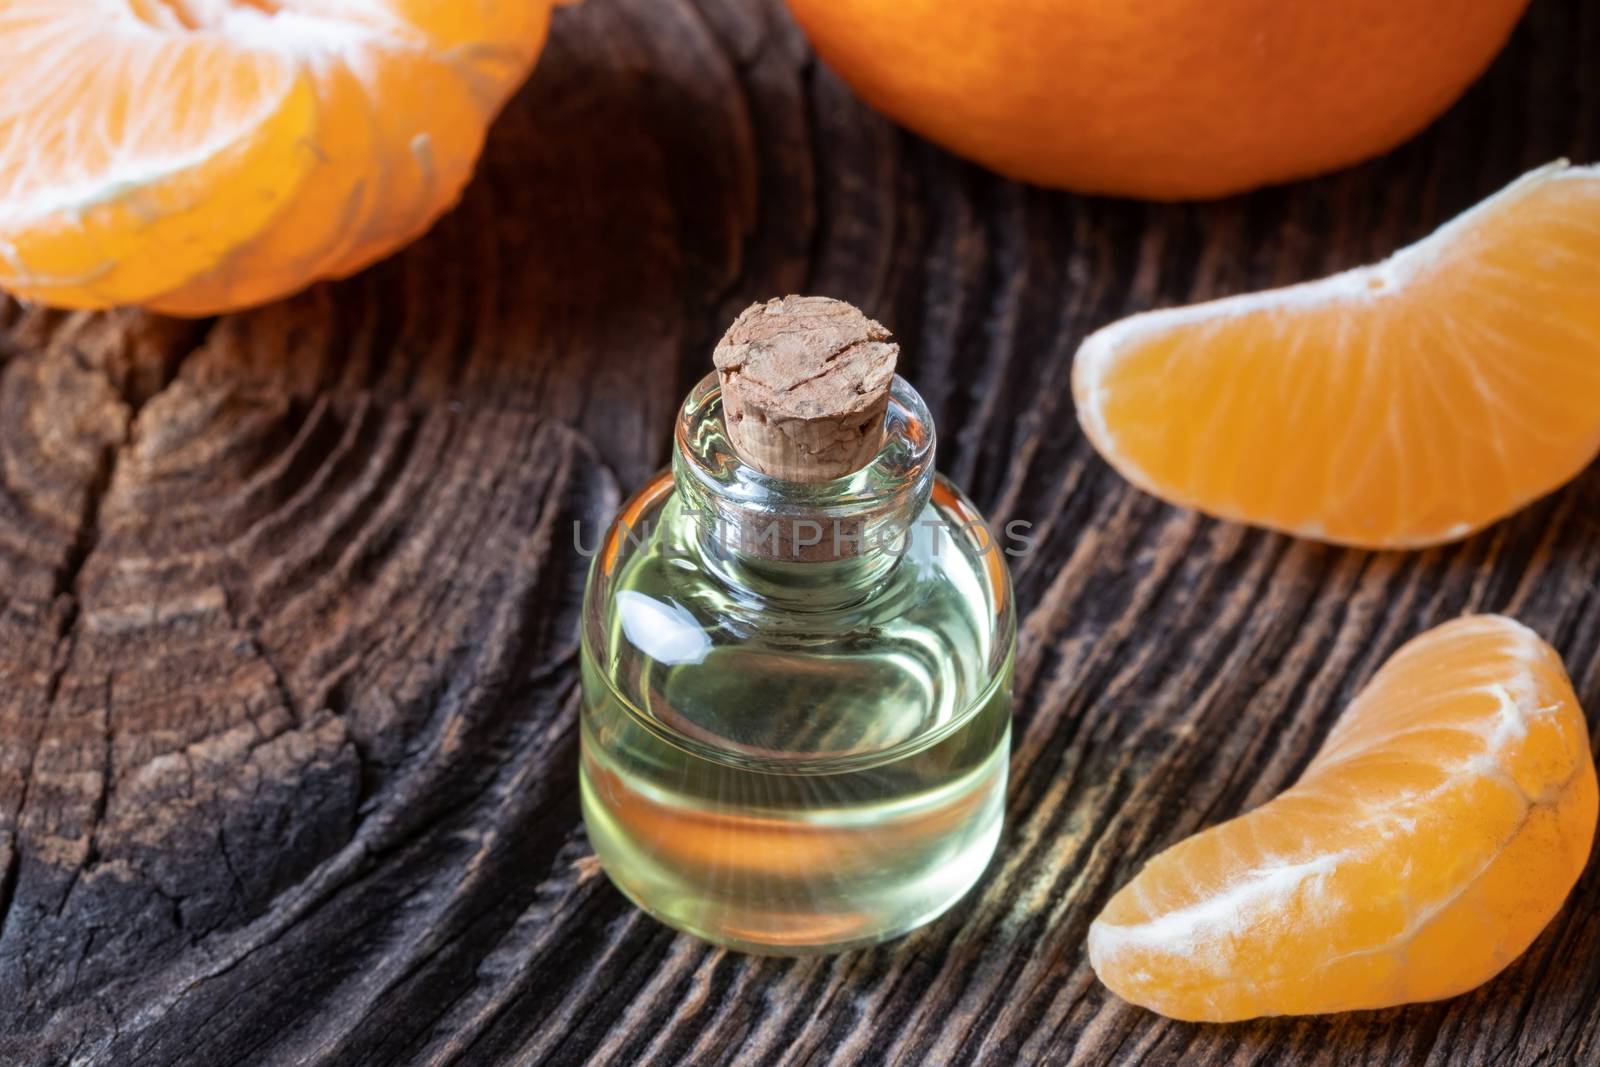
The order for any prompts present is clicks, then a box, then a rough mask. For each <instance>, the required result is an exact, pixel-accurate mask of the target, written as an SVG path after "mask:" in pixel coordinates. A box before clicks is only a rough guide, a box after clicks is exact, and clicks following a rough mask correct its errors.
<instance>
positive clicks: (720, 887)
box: [580, 744, 1010, 956]
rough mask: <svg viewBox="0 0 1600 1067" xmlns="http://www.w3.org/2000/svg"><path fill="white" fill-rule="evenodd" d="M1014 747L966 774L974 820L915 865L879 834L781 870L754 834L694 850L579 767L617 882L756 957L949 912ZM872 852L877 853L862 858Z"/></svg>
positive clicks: (667, 918)
mask: <svg viewBox="0 0 1600 1067" xmlns="http://www.w3.org/2000/svg"><path fill="white" fill-rule="evenodd" d="M1009 747H1010V746H1009V745H1007V744H1001V745H1000V746H999V747H998V749H997V753H996V755H997V757H998V758H997V759H996V760H994V761H993V763H992V764H991V766H989V767H986V768H984V771H985V772H987V773H982V774H979V775H977V776H976V777H977V778H978V781H975V782H970V783H969V789H968V790H967V791H966V796H965V798H964V800H965V802H966V804H965V805H964V806H965V807H966V810H965V812H964V813H963V814H965V815H966V816H967V818H966V819H962V820H958V821H957V823H956V825H954V826H952V825H950V824H948V823H946V824H945V825H944V827H943V829H944V831H945V836H944V840H943V841H942V842H940V843H939V847H934V848H931V849H929V850H928V851H926V852H924V853H923V854H922V855H921V856H920V857H919V861H920V862H918V863H917V864H915V865H912V866H910V867H907V866H904V865H897V864H896V863H895V860H896V858H897V857H896V855H895V852H894V849H893V848H892V847H887V848H886V847H883V841H884V838H883V837H882V836H880V834H879V833H871V834H870V835H869V838H868V839H865V840H862V841H859V842H852V841H850V840H848V838H849V836H850V835H848V834H847V833H846V834H839V833H838V831H835V836H833V837H832V840H831V841H830V842H829V844H830V846H831V847H830V848H829V849H828V850H827V851H828V853H829V854H831V856H832V862H829V860H828V859H827V858H824V857H823V856H815V855H814V856H811V857H807V859H808V860H812V861H815V862H806V863H804V864H803V865H802V866H801V867H796V866H793V865H789V866H785V865H783V864H781V863H779V864H776V867H777V868H778V869H776V870H775V869H774V865H773V864H771V863H769V864H768V865H766V866H762V865H759V864H756V863H754V862H753V861H754V860H756V859H758V858H760V856H759V850H758V849H756V848H753V847H751V845H752V844H753V843H752V842H751V841H749V840H745V841H742V842H738V843H737V844H736V845H733V846H732V847H730V848H729V849H728V850H726V851H724V850H722V849H717V850H716V851H717V855H716V856H715V857H712V856H707V855H704V854H701V855H699V856H697V857H691V856H689V855H687V854H686V853H685V852H684V851H683V850H677V851H674V850H673V848H672V842H671V841H668V840H663V835H661V834H660V833H659V831H660V830H661V829H662V827H661V826H660V825H659V824H656V825H653V826H652V827H651V828H652V829H653V830H655V831H657V833H655V834H650V835H645V834H640V833H638V832H635V833H631V834H630V833H629V829H630V827H628V826H627V825H625V824H624V823H623V822H622V821H621V820H619V818H618V817H617V815H618V812H617V810H616V808H615V805H614V804H611V805H608V804H605V803H602V800H601V797H602V795H610V794H613V793H614V790H615V783H614V782H612V783H609V784H610V788H608V789H596V783H594V782H592V781H591V780H590V778H591V775H590V770H591V769H590V767H588V766H587V765H585V766H584V768H583V773H582V775H581V776H580V777H581V785H582V799H583V817H584V822H585V824H586V826H587V827H588V831H589V839H590V842H591V844H592V845H593V847H594V850H595V854H596V855H597V856H598V858H599V860H600V864H601V867H602V869H604V870H605V872H606V875H607V877H608V878H609V879H610V881H611V883H612V884H613V885H615V886H616V887H617V889H618V890H619V891H621V893H622V894H623V895H624V896H625V897H627V898H628V899H629V900H630V901H632V902H633V903H634V904H636V905H637V906H638V907H639V908H640V909H641V910H643V911H644V912H646V913H647V914H649V915H651V916H652V917H653V918H655V919H656V920H658V921H659V922H661V923H663V924H664V925H666V926H670V927H672V928H673V929H675V930H679V931H681V932H683V933H687V934H690V935H691V936H694V937H697V938H699V939H701V940H702V941H707V942H710V943H711V944H714V945H720V946H722V947H724V948H729V949H732V950H734V951H737V952H744V953H750V954H752V955H762V956H818V955H831V954H834V953H839V952H848V951H850V950H852V949H858V948H866V947H869V946H872V945H876V944H880V943H882V942H884V941H891V940H893V939H895V938H898V937H902V936H904V935H905V934H908V933H910V932H911V931H913V930H916V929H917V928H919V927H921V926H924V925H926V924H927V923H929V922H932V921H933V920H934V919H936V918H938V917H939V916H940V915H942V914H944V913H945V912H946V911H948V910H949V909H950V908H951V907H953V906H954V905H955V904H957V903H958V902H959V901H960V900H961V899H962V898H963V897H965V896H966V895H967V893H968V892H969V891H970V890H971V889H972V887H973V886H974V885H975V884H977V882H978V880H979V879H980V878H981V877H982V875H983V872H984V871H985V870H986V869H987V867H988V865H989V863H990V861H991V860H992V858H993V856H994V854H995V851H996V849H997V848H998V846H999V842H1000V835H1001V831H1002V829H1003V816H1004V803H1003V802H1004V795H1005V779H1006V775H1005V771H1006V763H1007V757H1008V755H1009ZM586 763H587V761H586ZM611 799H613V800H614V799H615V798H614V796H612V797H611ZM947 813H948V809H947ZM632 829H633V830H634V831H639V830H641V829H642V827H638V826H636V827H632ZM879 829H880V830H881V829H882V828H879ZM893 839H894V838H893V836H892V835H891V836H890V837H889V840H891V841H892V840H893ZM699 840H700V841H703V840H704V839H703V838H702V839H699ZM785 851H786V852H790V850H787V849H786V850H785ZM791 854H792V852H791ZM866 857H878V860H877V861H876V862H871V863H866V862H863V860H864V859H865V858H866ZM898 858H901V859H903V858H904V857H903V856H902V857H898ZM693 859H701V860H705V859H713V860H714V862H710V863H698V862H691V860H693Z"/></svg>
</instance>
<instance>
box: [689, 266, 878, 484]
mask: <svg viewBox="0 0 1600 1067" xmlns="http://www.w3.org/2000/svg"><path fill="white" fill-rule="evenodd" d="M899 354H900V346H899V345H897V344H895V343H894V341H893V340H892V335H891V334H890V333H889V331H888V330H886V329H884V328H883V327H882V326H881V325H879V324H878V323H876V322H874V321H872V320H871V319H869V318H867V317H866V316H865V315H863V314H862V313H861V312H860V311H859V310H857V309H856V308H855V307H853V306H851V305H850V304H846V303H845V302H844V301H842V300H830V299H828V298H827V297H821V296H786V297H784V298H783V299H781V300H769V301H767V302H766V303H765V304H752V305H751V306H750V307H748V308H746V309H745V311H744V313H743V314H741V315H740V316H739V317H738V318H737V319H735V320H734V323H733V325H732V326H731V327H730V328H729V329H728V332H727V334H726V335H724V336H723V338H722V341H721V342H720V343H719V344H718V345H717V350H716V354H715V357H714V358H715V362H716V365H717V374H718V377H719V378H720V379H721V382H722V412H723V422H724V424H725V425H726V426H727V430H728V437H729V439H730V440H731V441H732V442H733V447H734V450H735V451H736V452H738V453H739V458H740V459H742V460H744V461H745V462H746V463H748V464H749V465H750V466H752V467H754V468H756V469H757V470H759V471H761V472H762V473H763V474H766V475H769V476H771V477H773V478H782V479H784V480H786V481H791V482H826V481H831V480H833V479H834V478H841V477H843V476H844V475H846V474H850V473H852V472H853V471H857V470H860V469H861V468H862V467H864V466H866V465H867V464H868V463H870V462H871V461H872V459H873V457H874V456H876V455H877V454H878V450H879V449H880V448H881V447H882V446H883V416H884V412H885V411H886V410H887V409H888V405H889V385H890V382H891V381H892V380H893V378H894V364H895V359H896V357H898V356H899Z"/></svg>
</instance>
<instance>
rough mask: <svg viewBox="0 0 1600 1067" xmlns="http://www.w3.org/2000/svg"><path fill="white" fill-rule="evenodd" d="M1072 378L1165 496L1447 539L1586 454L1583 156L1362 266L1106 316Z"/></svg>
mask: <svg viewBox="0 0 1600 1067" xmlns="http://www.w3.org/2000/svg"><path fill="white" fill-rule="evenodd" d="M1072 384H1073V394H1074V396H1075V398H1076V400H1077V405H1078V418H1079V421H1080V422H1082V424H1083V427H1084V430H1085V432H1086V433H1087V434H1088V437H1089V440H1090V441H1091V442H1093V444H1094V446H1095V447H1096V448H1097V449H1099V451H1100V452H1101V454H1102V455H1104V456H1105V457H1106V459H1107V460H1108V461H1110V463H1111V464H1112V466H1114V467H1116V468H1117V470H1119V471H1121V472H1122V474H1123V475H1124V476H1125V477H1126V478H1128V480H1129V481H1131V482H1133V483H1134V484H1135V485H1137V486H1139V487H1140V488H1142V489H1145V490H1147V491H1148V492H1151V493H1154V494H1155V495H1157V496H1159V497H1162V498H1163V499H1166V500H1169V501H1172V502H1174V503H1177V504H1183V505H1186V506H1189V507H1193V508H1197V509H1199V510H1201V511H1204V512H1207V513H1209V514H1212V515H1216V516H1219V517H1221V518H1226V519H1234V520H1237V521H1240V522H1247V523H1253V524H1256V525H1259V526H1267V527H1271V528H1272V529H1276V530H1284V531H1287V532H1289V533H1293V534H1297V535H1300V536H1303V537H1313V538H1317V539H1320V540H1326V541H1334V542H1339V543H1343V544H1351V545H1361V546H1366V547H1371V548H1397V547H1408V546H1418V545H1428V544H1434V543H1437V542H1441V541H1449V540H1453V539H1456V538H1460V537H1464V536H1466V535H1467V534H1469V533H1471V532H1472V531H1474V530H1477V529H1479V528H1480V527H1482V526H1484V525H1486V524H1488V523H1491V522H1493V521H1495V520H1496V519H1499V518H1501V517H1502V516H1505V515H1507V514H1509V513H1511V512H1512V511H1515V510H1516V509H1517V508H1520V507H1522V506H1523V505H1524V504H1526V503H1528V502H1529V501H1531V500H1533V499H1535V498H1536V497H1539V496H1542V495H1543V494H1545V493H1548V492H1550V491H1551V490H1552V489H1555V488H1556V487H1557V486H1559V485H1561V484H1562V483H1563V482H1565V481H1567V480H1568V479H1570V478H1571V477H1573V476H1574V475H1575V474H1577V473H1578V472H1579V471H1580V470H1582V469H1583V468H1584V467H1585V466H1587V465H1588V464H1589V462H1590V461H1591V460H1593V459H1594V456H1595V453H1596V452H1597V451H1600V168H1597V167H1581V168H1568V167H1566V166H1565V165H1562V164H1557V165H1553V166H1549V167H1546V168H1544V169H1543V170H1538V171H1535V172H1533V173H1532V174H1529V175H1527V176H1526V177H1524V178H1523V179H1522V180H1520V181H1518V182H1516V183H1514V184H1512V185H1511V186H1510V187H1509V188H1507V189H1505V190H1504V191H1502V192H1500V193H1499V194H1497V195H1496V196H1493V197H1491V198H1490V199H1488V200H1487V201H1485V202H1484V203H1482V204H1480V205H1479V206H1478V207H1476V208H1474V209H1473V210H1471V211H1468V212H1467V213H1466V214H1464V215H1462V216H1461V217H1459V218H1457V219H1456V220H1454V221H1453V222H1451V223H1449V224H1447V225H1446V226H1444V227H1443V228H1442V229H1440V230H1439V231H1438V232H1436V233H1434V234H1433V235H1432V236H1430V237H1428V238H1427V239H1426V240H1423V241H1422V242H1420V243H1418V244H1416V245H1413V246H1411V247H1410V248H1407V249H1405V250H1404V251H1401V252H1399V253H1398V254H1396V255H1394V256H1393V257H1391V258H1390V259H1388V260H1386V261H1384V262H1382V263H1379V264H1377V265H1376V266H1371V267H1362V268H1359V269H1357V270H1352V271H1347V272H1345V273H1343V274H1338V275H1334V276H1333V277H1331V278H1326V279H1323V280H1322V281H1316V282H1310V283H1307V284H1304V285H1296V286H1292V287H1290V288H1287V289H1276V290H1272V291H1270V292H1264V293H1258V294H1254V295H1250V296H1240V297H1233V298H1230V299H1226V300H1218V301H1215V302H1212V303H1208V304H1199V305H1196V306H1194V307H1188V308H1177V309H1172V310H1166V311H1155V312H1150V313H1147V314H1143V315H1135V316H1133V317H1132V318H1129V319H1124V320H1123V321H1122V322H1119V323H1116V324H1115V325H1112V326H1109V327H1107V328H1106V329H1103V330H1101V331H1100V332H1098V333H1096V334H1094V335H1093V336H1092V337H1090V338H1089V339H1088V340H1087V341H1085V342H1084V344H1083V347H1082V348H1081V349H1079V351H1078V356H1077V360H1076V362H1075V364H1074V366H1073V376H1072Z"/></svg>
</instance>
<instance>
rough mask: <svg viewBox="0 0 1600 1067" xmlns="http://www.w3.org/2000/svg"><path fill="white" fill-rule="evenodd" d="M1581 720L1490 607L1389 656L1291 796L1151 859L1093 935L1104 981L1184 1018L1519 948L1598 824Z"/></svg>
mask: <svg viewBox="0 0 1600 1067" xmlns="http://www.w3.org/2000/svg"><path fill="white" fill-rule="evenodd" d="M1595 806H1596V795H1595V769H1594V761H1593V759H1592V757H1591V756H1590V753H1589V734H1588V730H1587V728H1586V726H1585V723H1584V718H1583V712H1582V711H1581V709H1579V707H1578V701H1577V698H1576V697H1575V696H1574V695H1573V692H1572V684H1571V683H1570V682H1569V681H1568V680H1567V675H1566V672H1565V671H1564V670H1563V669H1562V666H1561V660H1560V657H1558V656H1557V655H1556V653H1555V651H1554V650H1553V649H1551V648H1550V646H1549V645H1547V644H1545V643H1544V642H1543V641H1541V640H1540V639H1539V638H1538V637H1537V636H1536V635H1535V634H1534V633H1533V632H1532V631H1531V630H1529V629H1527V628H1526V627H1524V626H1522V625H1521V624H1519V623H1517V622H1513V621H1512V620H1510V619H1507V618H1503V617H1501V616H1498V615H1480V616H1473V617H1469V618H1464V619H1457V620H1455V621H1454V622H1449V623H1446V624H1445V625H1443V626H1440V627H1437V628H1435V629H1433V630H1430V631H1428V632H1427V633H1425V634H1423V635H1422V636H1420V637H1418V638H1416V639H1415V640H1413V641H1411V642H1410V643H1409V644H1407V645H1406V646H1405V647H1403V648H1401V649H1400V651H1398V652H1396V653H1395V654H1394V656H1393V657H1391V658H1390V660H1389V661H1388V662H1387V663H1386V664H1384V666H1383V668H1382V669H1381V670H1379V671H1378V673H1377V675H1376V676H1375V677H1374V678H1373V679H1372V681H1371V682H1370V683H1369V684H1368V685H1367V687H1366V688H1365V689H1364V690H1363V691H1362V692H1361V693H1360V694H1359V695H1358V696H1357V697H1356V698H1355V700H1354V701H1353V702H1352V703H1351V705H1350V707H1349V708H1348V709H1347V710H1346V711H1345V713H1344V715H1343V716H1342V717H1341V718H1340V719H1339V721H1338V723H1337V724H1335V726H1334V728H1333V730H1332V732H1331V733H1330V734H1329V735H1328V739H1327V741H1326V742H1325V743H1324V744H1323V746H1322V748H1321V750H1320V751H1319V752H1318V753H1317V754H1316V757H1315V758H1314V759H1313V760H1312V762H1311V765H1310V766H1309V767H1307V768H1306V771H1305V773H1304V774H1303V775H1302V776H1301V777H1300V780H1299V781H1298V782H1296V783H1295V784H1294V785H1293V786H1292V787H1290V788H1289V789H1288V790H1287V791H1285V792H1284V793H1282V794H1281V795H1279V796H1278V797H1276V798H1274V799H1273V800H1271V801H1268V802H1267V803H1266V804H1264V805H1262V806H1261V807H1259V808H1257V809H1256V810H1254V811H1251V812H1249V813H1247V814H1245V815H1242V816H1240V817H1239V818H1236V819H1234V820H1232V821H1230V822H1225V823H1223V824H1221V825H1220V826H1214V827H1212V828H1211V829H1209V830H1205V831H1202V832H1201V833H1198V834H1196V835H1195V836H1193V837H1191V838H1188V839H1187V840H1185V841H1181V842H1179V843H1178V844H1177V845H1175V846H1173V847H1172V848H1170V849H1168V850H1167V851H1165V852H1163V853H1161V854H1160V855H1159V856H1157V857H1156V858H1155V859H1153V860H1151V861H1150V862H1149V864H1147V865H1146V866H1145V868H1144V869H1143V870H1142V871H1140V872H1139V874H1138V876H1137V877H1135V878H1134V880H1133V881H1132V882H1130V883H1129V884H1128V885H1126V886H1124V887H1123V888H1122V890H1121V891H1120V892H1118V893H1117V895H1116V896H1114V897H1112V898H1111V903H1109V904H1108V905H1106V909H1105V910H1104V911H1103V912H1101V913H1100V917H1099V918H1097V919H1096V920H1095V921H1094V924H1093V925H1092V926H1090V928H1089V959H1090V962H1091V963H1093V964H1094V968H1095V971H1096V972H1097V973H1098V974H1099V975H1100V979H1101V981H1103V982H1105V984H1106V985H1107V986H1109V987H1111V989H1112V991H1113V992H1115V993H1116V994H1117V995H1119V996H1121V997H1123V998H1124V999H1126V1000H1130V1001H1132V1002H1133V1003H1135V1004H1140V1005H1143V1006H1145V1007H1147V1008H1152V1009H1154V1010H1155V1011H1158V1012H1161V1013H1162V1014H1163V1015H1170V1016H1173V1017H1175V1018H1179V1019H1192V1020H1208V1021H1214V1022H1225V1021H1229V1020H1234V1019H1248V1018H1252V1017H1254V1016H1259V1015H1302V1014H1309V1013H1315V1012H1334V1011H1349V1010H1352V1009H1356V1008H1380V1007H1387V1006H1390V1005H1394V1004H1405V1003H1408V1002H1411V1001H1422V1000H1436V999H1439V998H1441V997H1448V996H1452V995H1454V994H1456V993H1461V992H1463V991H1465V990H1468V989H1471V988H1473V987H1474V986H1477V985H1479V984H1480V983H1482V982H1485V981H1487V980H1488V979H1489V978H1491V977H1492V976H1494V975H1495V974H1497V973H1499V971H1500V970H1501V969H1502V968H1504V967H1505V966H1506V965H1507V964H1509V963H1510V962H1511V961H1512V960H1514V959H1516V958H1517V956H1518V955H1519V954H1521V953H1522V951H1523V950H1524V949H1526V948H1527V947H1528V945H1529V944H1530V943H1531V942H1532V941H1533V939H1534V937H1535V936H1537V935H1538V933H1539V931H1540V930H1541V929H1543V928H1544V926H1545V924H1546V923H1548V922H1549V921H1550V919H1551V917H1552V916H1554V915H1555V913H1556V911H1557V910H1558V909H1560V907H1561V903H1562V901H1563V900H1564V899H1565V898H1566V896H1567V893H1568V891H1569V890H1571V888H1572V886H1573V883H1574V882H1576V881H1577V878H1578V874H1579V872H1581V871H1582V870H1583V867H1584V864H1585V862H1586V861H1587V860H1588V857H1589V849H1590V846H1591V844H1592V843H1593V840H1594V831H1595Z"/></svg>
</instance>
